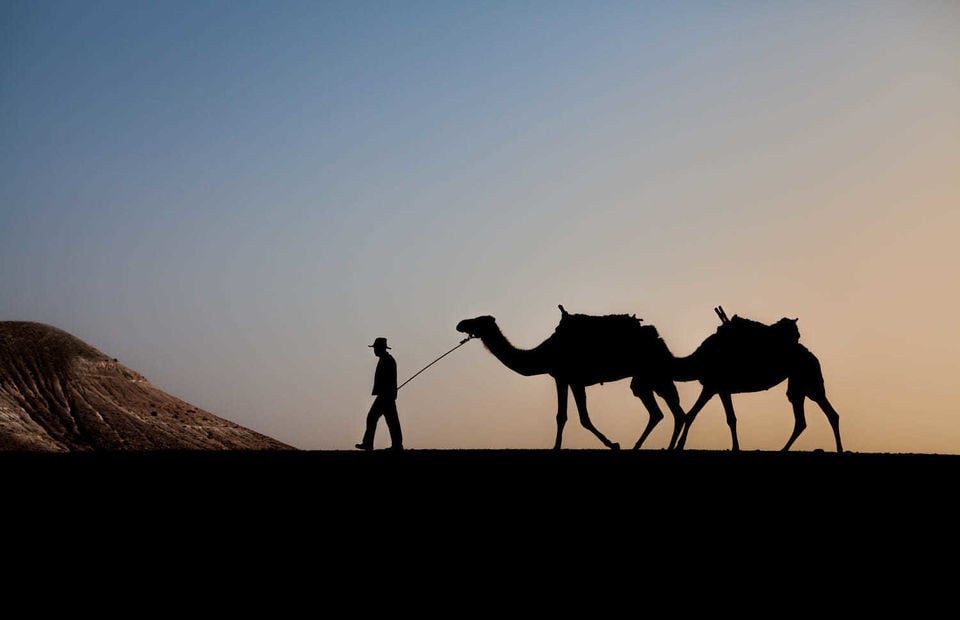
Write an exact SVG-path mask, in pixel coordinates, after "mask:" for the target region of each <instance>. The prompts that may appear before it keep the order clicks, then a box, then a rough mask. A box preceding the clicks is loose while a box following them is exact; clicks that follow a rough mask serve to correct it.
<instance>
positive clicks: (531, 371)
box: [481, 330, 550, 376]
mask: <svg viewBox="0 0 960 620" xmlns="http://www.w3.org/2000/svg"><path fill="white" fill-rule="evenodd" d="M481 340H482V341H483V344H484V346H486V347H487V349H489V350H490V352H491V353H493V356H494V357H496V358H497V359H498V360H500V362H501V363H502V364H503V365H504V366H506V367H507V368H509V369H510V370H512V371H514V372H516V373H519V374H521V375H524V376H531V375H543V374H547V373H548V372H549V371H550V368H549V364H548V356H547V352H546V350H545V344H546V343H543V344H540V345H538V346H537V347H535V348H533V349H518V348H517V347H515V346H513V344H511V343H510V341H509V340H507V338H506V336H504V335H503V333H502V332H500V331H499V330H497V331H494V332H492V333H490V334H488V335H485V336H483V337H482V338H481Z"/></svg>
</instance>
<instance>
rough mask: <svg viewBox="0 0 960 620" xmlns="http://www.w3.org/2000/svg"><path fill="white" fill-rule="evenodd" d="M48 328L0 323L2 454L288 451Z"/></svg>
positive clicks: (0, 422) (14, 322)
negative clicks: (13, 452) (163, 389)
mask: <svg viewBox="0 0 960 620" xmlns="http://www.w3.org/2000/svg"><path fill="white" fill-rule="evenodd" d="M292 449H293V448H292V447H291V446H288V445H286V444H283V443H281V442H279V441H276V440H274V439H271V438H270V437H266V436H264V435H262V434H259V433H257V432H255V431H252V430H250V429H248V428H245V427H243V426H240V425H238V424H235V423H233V422H230V421H228V420H225V419H223V418H220V417H217V416H215V415H213V414H211V413H209V412H207V411H204V410H202V409H200V408H198V407H194V406H193V405H191V404H189V403H186V402H184V401H182V400H180V399H178V398H175V397H173V396H171V395H170V394H167V393H166V392H163V391H162V390H160V389H158V388H156V387H154V386H153V385H151V384H150V382H149V381H147V380H146V379H145V378H144V377H143V376H141V375H140V374H138V373H136V372H134V371H132V370H130V369H129V368H127V367H125V366H123V365H122V364H120V363H118V362H117V361H116V360H115V359H112V358H110V357H108V356H106V355H104V354H103V353H102V352H100V351H98V350H97V349H95V348H94V347H92V346H90V345H88V344H86V343H85V342H83V341H81V340H79V339H78V338H76V337H74V336H72V335H70V334H68V333H66V332H64V331H62V330H60V329H57V328H55V327H51V326H49V325H44V324H41V323H33V322H25V321H0V450H4V451H41V452H88V451H120V450H123V451H130V450H136V451H141V450H292Z"/></svg>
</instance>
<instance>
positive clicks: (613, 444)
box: [610, 443, 620, 450]
mask: <svg viewBox="0 0 960 620" xmlns="http://www.w3.org/2000/svg"><path fill="white" fill-rule="evenodd" d="M610 449H611V450H619V449H620V444H618V443H612V444H610Z"/></svg>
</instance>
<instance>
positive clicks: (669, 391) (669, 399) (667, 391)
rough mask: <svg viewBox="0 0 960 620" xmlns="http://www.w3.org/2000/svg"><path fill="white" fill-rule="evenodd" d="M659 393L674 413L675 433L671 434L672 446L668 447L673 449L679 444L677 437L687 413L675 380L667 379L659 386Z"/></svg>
mask: <svg viewBox="0 0 960 620" xmlns="http://www.w3.org/2000/svg"><path fill="white" fill-rule="evenodd" d="M657 394H659V395H660V398H662V399H663V401H664V402H665V403H667V407H668V408H669V409H670V413H672V414H673V435H671V436H670V447H669V448H668V449H670V450H673V449H674V447H675V446H676V445H677V437H679V436H680V430H681V429H682V428H683V419H684V417H685V415H686V414H684V412H683V407H681V406H680V394H678V393H677V386H676V385H674V384H673V381H666V382H664V383H663V385H661V386H659V387H658V388H657Z"/></svg>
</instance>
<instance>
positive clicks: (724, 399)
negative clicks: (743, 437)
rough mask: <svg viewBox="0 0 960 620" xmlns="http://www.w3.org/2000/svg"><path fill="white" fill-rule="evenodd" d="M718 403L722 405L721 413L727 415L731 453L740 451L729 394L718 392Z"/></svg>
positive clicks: (731, 400) (735, 421)
mask: <svg viewBox="0 0 960 620" xmlns="http://www.w3.org/2000/svg"><path fill="white" fill-rule="evenodd" d="M720 402H721V403H723V411H724V413H726V414H727V426H729V427H730V438H731V439H732V440H733V444H732V447H731V448H730V449H731V450H732V451H733V452H738V451H739V450H740V441H739V440H738V439H737V416H736V414H735V413H734V412H733V398H731V397H730V393H729V392H720Z"/></svg>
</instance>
